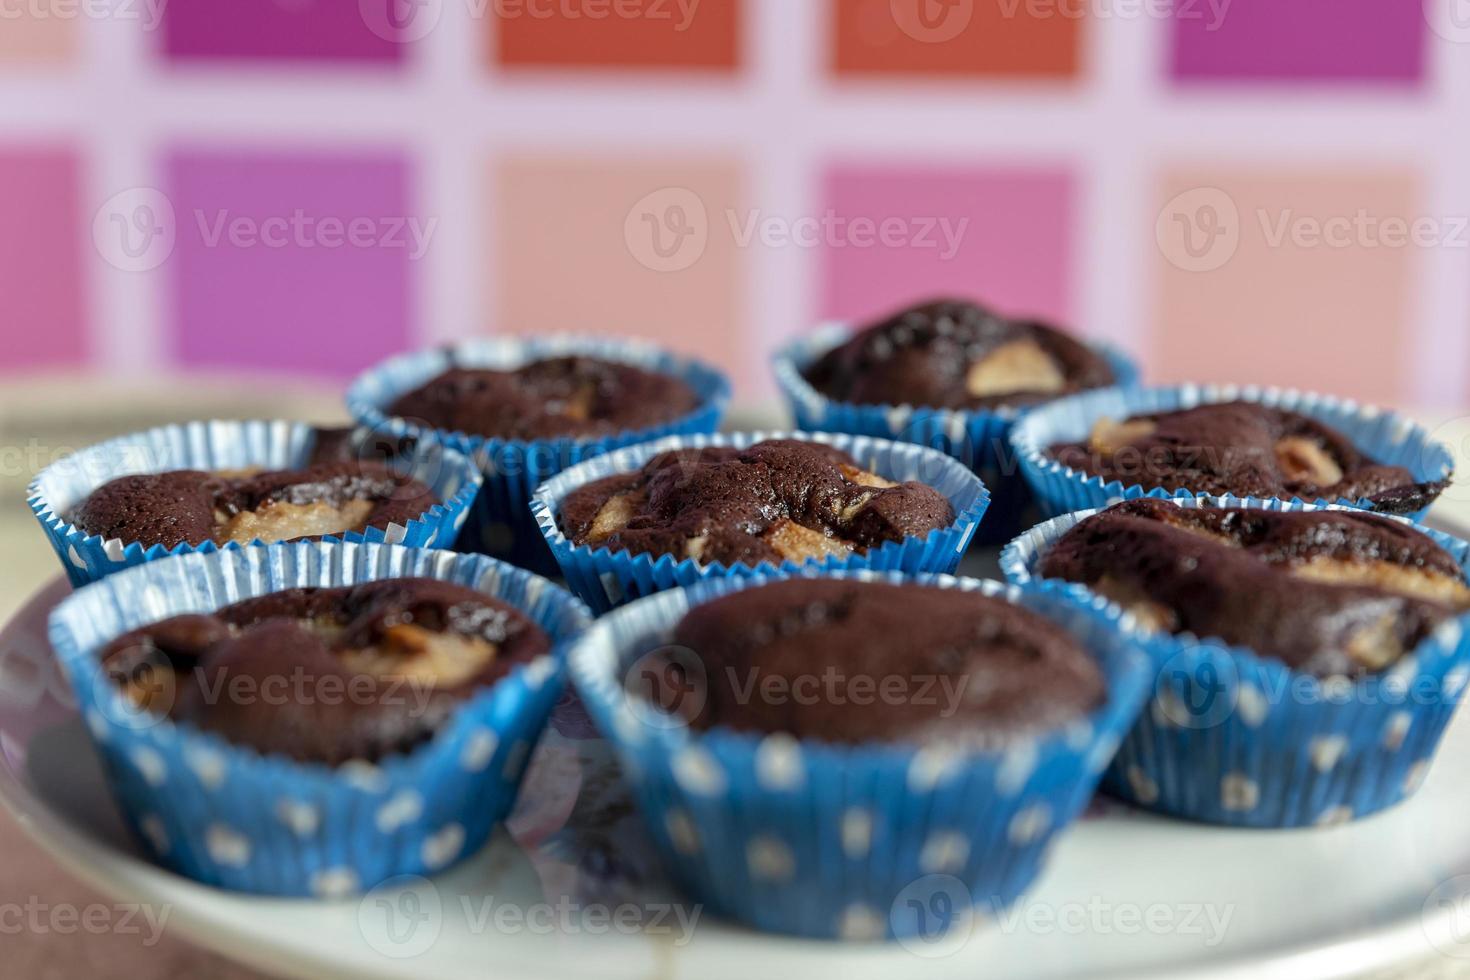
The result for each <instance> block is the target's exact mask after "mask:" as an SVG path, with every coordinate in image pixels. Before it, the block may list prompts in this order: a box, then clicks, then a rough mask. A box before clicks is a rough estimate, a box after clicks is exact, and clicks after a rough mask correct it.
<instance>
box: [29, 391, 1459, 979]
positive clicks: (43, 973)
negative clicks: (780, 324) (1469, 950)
mask: <svg viewBox="0 0 1470 980" xmlns="http://www.w3.org/2000/svg"><path fill="white" fill-rule="evenodd" d="M69 385H70V382H63V383H60V384H59V385H58V384H53V383H49V382H48V383H46V385H45V388H46V393H45V395H44V396H43V397H42V398H41V399H40V400H41V401H45V402H50V401H53V400H55V401H57V402H58V403H61V402H62V401H63V399H64V390H65V389H66V388H67V387H69ZM58 387H60V388H61V389H62V394H58ZM30 394H31V393H30V392H22V393H21V395H22V396H30ZM0 397H4V398H5V399H6V401H7V402H10V399H12V398H16V397H17V395H16V394H14V393H12V392H9V391H7V392H6V393H5V395H4V396H0ZM118 397H120V398H126V399H127V401H126V404H127V405H128V410H129V416H130V418H139V419H144V420H147V421H145V422H144V423H143V424H136V423H134V422H128V423H126V424H124V425H122V426H119V425H118V421H117V419H116V417H115V413H106V412H100V411H99V412H98V413H97V414H96V415H95V416H91V417H86V418H78V417H77V416H76V414H75V413H72V414H71V415H69V416H68V418H67V422H68V428H66V429H65V430H64V431H65V432H67V433H70V434H71V435H70V438H71V442H70V444H71V445H87V444H88V441H95V440H96V439H97V438H101V437H102V436H104V435H107V434H115V433H117V432H126V431H136V430H138V429H140V428H144V427H146V426H147V425H152V424H158V422H161V421H162V420H164V419H165V418H167V417H169V416H172V417H174V418H176V419H184V418H210V417H224V418H231V417H234V418H245V417H265V416H275V417H282V416H284V417H292V418H312V419H320V420H322V421H323V422H330V421H332V420H333V419H336V418H337V414H336V413H337V412H338V411H340V410H339V409H337V408H336V407H335V404H334V403H333V400H332V398H331V396H330V394H328V393H323V392H320V391H315V390H311V389H304V390H303V389H293V390H291V391H289V392H288V393H287V394H286V395H284V396H281V397H273V398H272V399H271V401H270V403H266V402H262V401H260V399H259V395H258V389H255V390H254V391H252V390H251V389H250V388H249V387H242V386H239V385H232V384H229V383H225V384H212V383H207V384H202V385H201V386H200V389H199V392H198V393H197V394H194V395H193V396H192V398H193V402H194V404H195V406H196V410H194V411H189V410H188V409H185V410H183V414H180V408H179V404H178V402H177V401H172V402H170V403H169V404H168V405H167V407H162V406H160V407H159V408H158V410H157V411H156V412H155V413H154V415H156V417H157V418H156V420H155V418H154V415H150V414H149V412H148V404H149V399H148V396H147V395H146V393H140V392H137V391H127V392H124V393H121V394H120V395H119V396H118ZM95 399H96V395H95V392H94V393H92V400H91V404H94V405H95V404H97V403H98V402H97V400H95ZM67 401H69V400H67ZM140 403H141V405H140ZM36 404H37V398H36V397H28V401H27V412H26V415H27V417H26V418H25V419H22V418H21V417H20V414H19V413H18V412H17V411H16V410H14V408H13V407H12V406H13V405H14V402H10V403H9V404H6V403H4V402H0V438H3V436H4V435H5V432H6V430H7V429H8V430H10V432H11V433H12V434H13V433H15V432H16V430H20V429H21V427H22V426H26V428H25V429H23V430H21V431H26V432H31V431H34V429H35V425H34V423H33V422H32V421H31V418H32V415H31V411H30V410H31V409H32V408H33V407H34V406H35V405H36ZM70 404H75V402H74V401H73V402H70ZM1413 414H1414V415H1415V417H1416V418H1419V419H1420V420H1421V421H1423V422H1425V423H1426V424H1429V425H1431V426H1433V427H1434V428H1435V430H1436V433H1437V434H1438V435H1440V437H1441V438H1443V439H1444V440H1445V441H1446V442H1448V443H1450V444H1452V445H1454V446H1455V447H1457V451H1458V452H1459V454H1460V455H1461V457H1462V460H1461V462H1462V467H1461V470H1460V472H1462V473H1463V472H1470V471H1467V469H1465V467H1464V465H1463V464H1464V462H1465V461H1466V460H1465V457H1467V456H1470V416H1467V415H1462V414H1457V413H1452V412H1448V411H1436V410H1422V411H1416V412H1414V413H1413ZM757 420H759V422H760V423H762V424H770V418H769V413H768V412H756V413H752V422H755V421H757ZM338 421H340V419H339V420H338ZM42 427H44V426H42ZM109 430H110V431H109ZM52 431H53V432H54V431H55V430H54V429H53V430H52ZM83 433H85V434H84V435H83ZM66 438H68V437H66V436H57V437H53V439H52V440H51V441H52V442H53V443H58V442H63V443H64V441H65V439H66ZM27 439H29V437H27ZM83 440H88V441H83ZM9 441H10V442H12V443H14V444H17V445H20V444H22V442H23V440H22V439H20V438H12V439H11V440H9ZM31 441H32V442H33V441H34V440H31ZM44 451H45V446H44V445H43V446H42V453H43V454H44ZM30 455H31V456H36V455H37V454H35V453H32V454H30ZM9 475H10V476H20V477H21V478H20V479H18V480H16V479H12V480H11V481H10V483H9V485H8V487H7V486H4V485H0V541H3V542H4V543H5V558H6V560H5V561H4V562H3V563H0V619H5V618H9V616H10V615H11V614H12V613H13V612H14V611H15V610H16V609H17V608H19V607H20V606H21V605H22V604H23V603H24V601H25V600H26V599H27V598H28V597H29V596H30V595H31V594H33V593H34V592H35V591H36V590H37V589H39V588H40V587H41V586H42V585H43V584H44V583H46V582H48V581H50V580H51V579H52V578H54V577H55V576H56V575H57V574H58V568H57V566H56V563H55V562H56V559H55V557H54V555H53V554H52V553H51V550H50V547H49V546H48V545H47V544H46V542H45V539H44V538H43V536H42V535H41V534H40V532H39V531H38V530H37V529H36V528H35V526H34V519H33V518H32V517H31V514H30V511H29V509H28V508H26V507H25V502H24V493H23V487H24V484H25V483H26V482H28V480H29V476H28V475H25V474H9ZM17 486H19V487H21V488H22V491H21V492H20V493H17V492H16V487H17ZM1438 512H1439V513H1441V514H1442V515H1443V516H1444V517H1445V518H1447V519H1449V520H1454V521H1457V522H1459V523H1461V524H1470V486H1467V487H1466V488H1465V490H1463V491H1462V492H1460V493H1456V492H1455V491H1454V490H1453V489H1452V490H1451V492H1450V493H1449V494H1447V495H1446V498H1445V499H1444V500H1443V501H1442V502H1441V503H1440V505H1439V511H1438ZM0 866H3V867H4V868H5V889H4V894H3V895H0V935H4V936H5V939H4V943H3V948H4V960H5V962H4V967H3V968H0V974H4V975H6V976H16V977H27V978H32V980H70V978H72V977H78V976H87V977H92V978H96V980H110V978H114V977H116V978H120V980H121V978H127V980H163V978H170V980H171V978H175V977H180V978H182V977H188V978H216V980H259V978H261V977H262V974H260V973H257V972H256V971H254V970H250V969H247V968H245V967H242V966H238V965H236V964H233V963H231V962H229V961H227V960H224V959H222V958H221V957H219V956H216V955H214V954H213V953H209V952H206V951H204V950H201V949H199V948H197V947H195V946H193V945H191V944H189V943H188V942H187V941H185V940H184V939H181V938H179V937H178V936H177V935H174V934H171V933H170V931H169V930H168V929H167V928H165V929H164V930H163V934H162V936H161V938H159V939H158V940H157V941H156V942H148V941H147V939H146V936H147V931H146V930H143V931H142V933H141V934H140V933H135V932H132V931H129V932H128V933H127V934H121V933H122V930H118V932H100V933H91V932H87V931H85V930H81V929H73V930H68V931H62V929H60V928H57V929H54V930H53V929H50V928H43V929H25V930H23V931H22V932H20V933H19V934H16V935H12V934H11V932H12V931H13V930H14V928H15V927H14V925H13V924H12V925H9V926H7V922H10V923H15V922H17V921H20V918H19V916H18V915H17V912H16V911H15V910H14V909H13V907H14V906H16V905H19V906H22V909H21V910H20V911H21V912H23V913H24V915H25V916H27V917H28V918H31V917H32V916H31V912H32V910H33V909H40V910H41V916H42V919H43V921H44V920H45V918H46V916H48V915H49V913H50V910H51V909H61V908H64V907H70V908H75V909H77V910H78V914H84V913H85V910H86V909H87V908H88V907H92V906H105V907H107V908H109V909H111V908H115V903H113V902H111V901H110V900H109V899H107V898H105V897H103V896H101V895H99V894H97V893H95V892H93V891H92V890H91V889H89V888H87V887H85V886H84V885H82V884H80V883H78V882H77V881H75V880H74V879H72V878H71V877H70V876H69V875H67V874H66V873H65V872H64V871H62V869H61V868H60V867H59V866H58V865H57V864H56V862H55V861H54V860H52V859H51V858H50V857H49V856H47V855H46V854H45V853H43V852H42V851H41V849H40V848H39V847H37V846H36V845H35V844H34V843H33V842H32V841H31V840H30V839H29V838H28V837H27V836H26V834H25V832H24V831H23V830H21V828H20V827H19V826H18V825H17V824H16V823H15V821H14V820H13V819H11V817H10V816H9V815H8V814H6V813H5V812H4V811H3V810H0ZM8 910H9V911H8ZM7 911H8V914H7ZM94 914H98V915H99V918H100V913H94ZM109 920H110V921H121V920H120V919H118V918H117V916H115V915H114V916H111V917H109ZM1393 976H1394V977H1395V978H1398V977H1402V978H1409V977H1428V978H1435V980H1451V978H1454V980H1470V964H1464V963H1459V962H1455V961H1450V960H1445V959H1436V960H1432V961H1427V962H1424V963H1417V964H1406V965H1405V966H1404V968H1403V970H1402V971H1401V972H1398V973H1396V974H1394V975H1393Z"/></svg>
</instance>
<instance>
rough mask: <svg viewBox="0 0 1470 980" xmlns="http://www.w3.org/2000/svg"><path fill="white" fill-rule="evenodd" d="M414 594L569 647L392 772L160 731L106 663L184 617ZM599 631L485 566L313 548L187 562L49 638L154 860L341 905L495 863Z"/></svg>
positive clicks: (107, 595) (565, 606) (122, 590)
mask: <svg viewBox="0 0 1470 980" xmlns="http://www.w3.org/2000/svg"><path fill="white" fill-rule="evenodd" d="M397 576H426V577H429V578H436V579H443V580H445V581H452V582H457V583H459V584H461V585H466V586H470V587H472V588H476V589H479V590H480V591H482V592H486V593H489V594H490V595H494V596H496V597H498V598H500V599H502V600H504V601H505V602H508V603H510V604H511V605H513V606H515V607H517V608H518V609H521V610H522V611H523V612H525V613H526V614H527V615H528V616H529V617H530V618H531V619H532V620H534V621H535V622H536V623H538V624H539V625H540V626H541V627H542V628H543V629H545V630H546V631H547V633H548V634H550V636H551V637H552V640H553V642H554V644H555V647H554V652H553V654H551V655H547V656H544V657H542V658H540V659H538V660H535V661H533V662H531V663H529V664H527V665H525V666H522V667H518V668H517V669H515V670H514V671H513V672H512V673H511V674H510V675H509V676H507V677H506V678H505V679H503V680H502V681H500V682H499V683H498V684H496V685H495V686H494V687H492V688H490V689H488V690H486V691H484V692H483V693H481V694H480V695H478V696H476V697H474V698H472V699H470V700H468V701H466V702H465V703H464V705H463V706H462V707H461V708H460V709H459V710H458V711H457V712H456V713H455V714H454V715H453V717H452V718H451V719H450V721H449V722H448V723H447V724H446V725H445V726H444V728H443V729H442V730H441V731H440V732H439V733H438V734H437V735H436V736H435V737H434V738H433V739H432V740H431V741H430V742H428V743H427V744H425V745H423V746H421V747H420V748H418V749H416V750H415V751H413V752H411V753H409V754H406V755H397V756H392V757H389V758H387V759H383V760H381V761H380V762H378V763H376V764H373V763H368V762H361V761H359V762H349V763H347V764H345V765H342V766H340V767H337V768H329V767H327V766H323V765H318V764H307V763H300V762H296V761H293V760H290V759H287V758H285V757H282V756H276V755H263V754H261V753H259V752H257V751H255V750H253V749H250V748H248V747H245V746H240V745H235V744H233V743H230V742H227V741H225V740H223V739H221V738H218V737H216V736H214V735H211V734H208V733H205V732H201V731H199V730H198V729H196V728H193V727H192V726H188V725H184V724H175V723H174V722H172V721H169V720H167V719H161V718H158V717H157V716H154V715H151V714H148V713H147V712H143V711H140V710H138V709H136V708H135V707H133V705H132V703H131V702H130V701H128V700H127V699H126V698H125V697H123V696H122V695H121V694H120V693H119V692H118V690H117V688H116V686H115V685H114V684H113V683H112V681H111V680H110V679H109V678H108V677H107V676H106V675H105V674H104V673H103V672H102V671H101V670H100V669H99V666H98V664H97V661H96V654H97V651H98V649H99V648H100V647H101V646H102V645H103V644H105V643H106V642H107V641H109V640H111V639H112V638H114V637H115V636H117V635H119V634H121V633H123V632H125V631H127V630H129V629H133V628H136V627H138V626H141V625H143V624H145V623H148V622H152V621H156V620H158V619H161V618H164V617H167V616H171V615H175V614H179V613H183V612H201V611H208V610H212V609H216V608H219V607H220V606H222V605H226V604H228V603H231V602H235V601H238V600H240V599H242V598H248V597H251V596H258V595H264V594H266V593H269V592H274V591H277V590H280V589H286V588H294V587H303V586H334V585H349V584H352V583H355V582H363V581H369V580H374V579H383V578H392V577H397ZM589 622H590V616H589V614H588V612H587V609H586V607H585V606H584V605H583V604H582V603H581V602H579V601H577V600H576V599H575V598H573V597H572V596H571V595H570V594H568V593H567V592H566V591H564V590H562V589H559V588H557V587H556V586H554V585H552V584H551V583H550V582H547V581H546V580H545V579H542V578H538V577H537V576H534V575H532V574H530V573H528V572H525V571H522V570H520V569H516V568H512V567H510V566H509V565H506V564H504V563H502V562H497V561H494V560H492V559H489V558H485V557H482V556H472V555H456V554H452V553H450V552H446V551H429V550H423V549H409V548H401V547H396V546H392V545H380V544H324V545H312V544H304V543H297V544H278V545H269V546H265V547H260V548H248V549H243V550H227V551H220V552H215V553H213V554H207V555H206V554H195V555H185V556H183V557H178V558H170V559H166V560H163V561H158V562H152V563H150V564H148V565H145V566H143V567H141V568H136V569H131V570H129V571H126V572H121V573H119V574H117V575H112V576H109V577H108V578H106V579H104V580H103V581H101V582H99V583H96V584H94V585H92V586H89V587H87V588H85V589H82V590H80V591H78V592H77V593H76V594H75V595H73V596H71V597H70V598H68V599H67V600H66V601H64V602H63V603H62V604H61V605H60V606H58V607H57V609H56V611H55V612H54V613H53V614H52V617H51V627H50V630H51V642H52V645H53V646H54V647H55V649H56V653H57V656H58V657H59V659H60V660H61V663H62V665H63V666H64V668H65V669H66V672H67V674H68V677H69V678H70V681H71V684H72V687H73V689H74V690H75V692H76V695H77V701H78V705H79V709H80V710H81V712H82V714H83V717H84V719H85V721H86V723H87V726H88V728H89V729H90V731H91V735H92V740H93V743H94V745H95V746H96V748H97V750H98V753H99V754H100V755H101V757H102V761H103V763H104V768H105V770H106V772H107V776H108V780H109V783H110V785H111V788H112V791H113V795H114V798H115V799H116V801H117V803H118V805H119V807H120V809H121V810H122V812H123V815H124V817H125V818H126V821H127V823H128V824H129V825H130V826H131V827H132V829H133V830H134V831H135V833H136V835H137V837H138V839H139V840H140V841H141V842H142V844H143V846H144V848H145V850H146V851H147V852H148V853H149V854H151V855H152V856H153V858H154V859H155V860H157V861H158V862H159V863H161V864H163V865H165V866H166V867H168V868H170V869H172V870H174V871H176V872H178V873H179V874H182V875H185V876H187V877H189V878H193V879H195V880H197V881H201V882H204V883H207V884H210V885H216V886H219V887H221V888H227V889H231V890H234V891H243V892H256V893H262V894H270V895H296V896H315V897H321V898H335V897H341V896H345V895H349V894H353V893H356V892H360V891H363V890H366V889H369V888H372V887H373V886H374V885H375V884H377V883H378V882H381V881H383V880H384V879H387V878H390V877H392V876H394V875H400V874H432V873H434V872H437V871H440V870H442V869H444V868H447V867H448V866H450V865H452V864H454V863H455V862H457V861H459V860H460V859H461V858H464V857H467V856H469V855H471V854H473V853H474V852H475V851H476V850H478V849H479V847H480V846H481V845H482V844H483V843H484V841H485V840H486V838H487V837H488V835H489V833H490V831H491V829H492V828H493V827H494V825H495V824H496V823H497V822H498V821H500V820H501V819H502V818H503V817H504V816H505V814H506V813H507V812H508V811H509V809H510V807H511V804H512V802H513V801H514V799H515V795H516V791H517V788H518V787H519V784H520V780H521V775H522V772H523V770H524V768H525V766H526V762H527V760H528V759H529V757H530V754H531V750H532V748H533V747H534V745H535V743H536V740H537V738H538V737H539V736H540V733H541V731H542V729H543V728H544V727H545V724H546V721H547V719H548V717H549V716H550V712H551V709H552V707H553V706H554V705H555V703H556V701H557V699H558V697H559V696H560V693H561V691H562V687H563V681H564V670H565V668H564V648H565V644H566V643H567V642H568V641H570V640H571V639H573V638H574V637H575V636H576V635H577V634H579V633H580V632H581V631H582V630H583V629H584V628H585V627H586V626H587V625H588V623H589ZM323 696H324V697H325V696H329V695H328V694H327V693H326V692H323Z"/></svg>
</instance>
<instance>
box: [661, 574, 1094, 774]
mask: <svg viewBox="0 0 1470 980" xmlns="http://www.w3.org/2000/svg"><path fill="white" fill-rule="evenodd" d="M672 642H673V644H674V648H675V649H677V650H678V652H677V653H671V654H669V655H668V659H667V666H668V667H669V668H670V669H669V670H667V671H654V672H652V673H651V674H650V675H649V676H650V677H652V678H655V679H659V682H660V683H665V684H671V685H674V686H670V687H666V688H665V687H661V688H658V689H654V690H651V691H649V692H647V693H649V694H651V695H653V696H654V697H655V698H656V700H657V703H658V704H660V705H661V706H663V707H664V708H665V709H668V710H673V711H675V712H676V713H678V714H680V715H682V716H683V717H684V718H685V719H686V720H687V721H689V723H690V724H691V725H692V726H694V727H695V728H699V729H708V728H713V727H715V726H724V727H728V728H733V729H736V730H739V731H750V732H764V733H774V732H783V733H786V734H789V735H793V736H795V737H797V738H816V739H822V740H824V741H829V742H843V743H850V744H855V743H861V742H868V741H880V740H882V741H909V742H956V743H963V744H971V745H983V744H987V743H993V742H996V741H1003V740H1004V739H1006V738H1009V737H1013V736H1017V735H1022V734H1025V733H1028V732H1035V731H1041V730H1045V729H1050V728H1055V727H1058V726H1061V725H1063V724H1065V723H1067V722H1068V721H1071V720H1073V719H1075V718H1078V717H1081V716H1082V715H1084V714H1086V713H1088V712H1090V711H1092V710H1094V709H1096V708H1098V707H1099V706H1101V705H1102V703H1103V702H1104V701H1105V700H1106V690H1105V685H1104V680H1103V675H1102V672H1101V670H1100V669H1099V667H1098V665H1097V662H1096V661H1095V660H1094V659H1093V657H1092V656H1091V654H1089V653H1088V652H1087V650H1085V649H1084V648H1083V647H1082V646H1081V645H1080V644H1079V643H1078V642H1077V640H1076V639H1075V638H1074V637H1073V636H1072V635H1071V634H1070V633H1068V632H1067V631H1066V630H1065V629H1063V628H1062V627H1060V626H1058V625H1057V624H1055V623H1053V622H1051V621H1049V620H1047V619H1045V618H1044V617H1042V616H1040V615H1038V614H1036V613H1034V612H1032V611H1031V610H1029V609H1025V608H1023V607H1021V606H1018V605H1015V604H1014V603H1010V602H1006V601H1005V600H1003V599H997V598H990V597H986V596H982V595H979V594H978V593H974V592H965V591H962V590H959V589H939V588H933V587H928V586H921V585H892V584H888V583H880V582H858V581H846V580H843V579H832V578H822V579H791V580H787V581H782V582H775V583H772V584H769V585H763V586H756V587H754V588H748V589H742V590H741V591H739V592H735V593H731V594H730V595H726V596H722V597H720V598H718V599H714V600H712V601H710V602H706V603H703V604H701V605H699V606H697V607H696V608H694V609H692V610H690V611H689V613H688V615H686V616H685V617H684V619H683V620H682V621H681V622H680V623H679V625H678V627H677V628H676V629H675V632H674V636H673V641H672ZM675 694H682V695H683V696H680V697H674V696H673V695H675ZM690 694H694V695H695V696H694V697H689V696H688V695H690Z"/></svg>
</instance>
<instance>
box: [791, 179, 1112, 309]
mask: <svg viewBox="0 0 1470 980" xmlns="http://www.w3.org/2000/svg"><path fill="white" fill-rule="evenodd" d="M823 199H824V210H823V213H826V214H830V215H832V216H834V217H835V219H836V220H835V221H834V222H833V223H832V226H831V227H832V230H831V231H828V232H826V233H824V239H825V240H824V242H823V247H822V252H821V292H820V296H819V311H818V312H819V315H820V316H821V317H822V318H824V319H833V318H835V319H845V320H868V319H872V318H874V317H877V316H880V315H882V314H884V313H887V312H890V311H892V310H893V309H896V308H898V307H902V306H906V305H909V304H911V303H914V302H916V301H920V300H924V299H930V298H936V297H940V296H952V297H956V298H964V299H974V300H978V301H980V302H982V303H985V304H987V305H990V306H993V307H995V308H997V309H999V310H1001V311H1004V312H1008V313H1012V314H1020V315H1029V316H1039V317H1042V318H1045V319H1050V320H1055V321H1058V322H1061V323H1064V324H1065V323H1068V322H1069V321H1070V320H1071V317H1072V314H1073V289H1074V284H1073V259H1072V255H1073V231H1074V229H1073V220H1074V218H1073V216H1074V212H1075V210H1076V189H1075V182H1074V179H1073V177H1072V175H1071V174H1070V173H1068V172H1066V171H1064V170H1061V169H1057V168H1055V167H1047V166H1039V167H1036V168H1034V169H1033V168H1026V169H1020V168H1004V167H991V166H978V165H977V166H974V167H958V166H946V167H901V168H900V167H866V166H855V165H853V166H850V165H838V166H834V167H832V168H831V169H829V170H828V171H827V174H826V177H825V180H824V183H823ZM839 222H840V224H839ZM875 226H876V228H877V229H878V233H877V235H875V236H870V235H866V234H864V235H861V236H860V235H859V234H858V231H859V230H860V229H861V230H864V231H865V230H866V229H868V228H870V227H875ZM885 228H887V229H888V230H889V231H891V232H895V233H893V234H888V235H886V236H885V235H884V233H883V232H884V229H885ZM844 229H845V230H844ZM885 238H886V241H885ZM1078 329H1079V331H1082V332H1085V325H1078Z"/></svg>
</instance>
